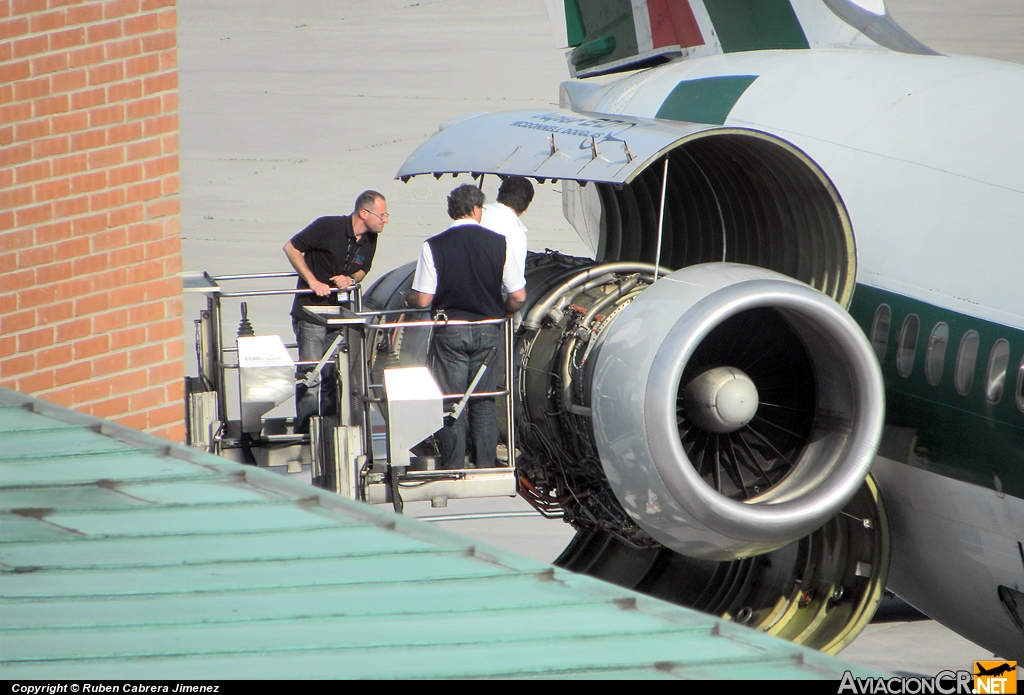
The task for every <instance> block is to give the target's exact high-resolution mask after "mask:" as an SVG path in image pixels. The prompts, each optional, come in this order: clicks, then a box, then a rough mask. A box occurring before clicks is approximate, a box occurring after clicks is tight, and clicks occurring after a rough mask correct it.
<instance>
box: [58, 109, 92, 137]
mask: <svg viewBox="0 0 1024 695" xmlns="http://www.w3.org/2000/svg"><path fill="white" fill-rule="evenodd" d="M50 123H51V126H52V128H53V132H54V133H71V132H74V131H76V130H84V129H85V128H88V127H89V114H87V113H69V114H65V115H63V116H54V117H53V118H51V119H50Z"/></svg>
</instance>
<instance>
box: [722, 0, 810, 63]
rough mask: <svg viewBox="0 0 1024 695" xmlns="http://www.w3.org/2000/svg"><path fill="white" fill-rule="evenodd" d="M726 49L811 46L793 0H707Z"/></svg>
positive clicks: (733, 50) (750, 49) (734, 50)
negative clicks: (797, 15)
mask: <svg viewBox="0 0 1024 695" xmlns="http://www.w3.org/2000/svg"><path fill="white" fill-rule="evenodd" d="M704 6H705V7H706V8H707V11H708V15H709V16H710V17H711V21H712V23H713V24H714V25H715V33H717V34H718V40H719V41H721V42H722V51H723V52H724V53H739V52H740V51H760V50H768V49H778V48H810V45H809V44H808V43H807V37H806V36H805V35H804V30H803V28H801V26H800V21H799V20H798V19H797V17H796V13H794V12H793V7H792V6H791V5H790V4H789V0H704Z"/></svg>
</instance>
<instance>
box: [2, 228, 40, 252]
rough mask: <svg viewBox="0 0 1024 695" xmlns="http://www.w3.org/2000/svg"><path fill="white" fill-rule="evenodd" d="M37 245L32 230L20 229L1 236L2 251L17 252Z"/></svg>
mask: <svg viewBox="0 0 1024 695" xmlns="http://www.w3.org/2000/svg"><path fill="white" fill-rule="evenodd" d="M34 243H35V235H34V234H32V230H31V229H19V230H17V231H14V232H5V233H4V234H0V249H3V250H4V251H15V250H17V249H25V248H28V247H30V246H32V244H34Z"/></svg>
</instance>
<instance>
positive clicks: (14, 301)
mask: <svg viewBox="0 0 1024 695" xmlns="http://www.w3.org/2000/svg"><path fill="white" fill-rule="evenodd" d="M17 310H18V295H17V294H14V293H10V294H0V314H13V313H14V312H16V311H17ZM6 339H7V338H6V337H0V340H6Z"/></svg>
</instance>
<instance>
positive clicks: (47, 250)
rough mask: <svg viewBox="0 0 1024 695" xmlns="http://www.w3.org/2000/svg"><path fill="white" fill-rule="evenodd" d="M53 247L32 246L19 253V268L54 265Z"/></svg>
mask: <svg viewBox="0 0 1024 695" xmlns="http://www.w3.org/2000/svg"><path fill="white" fill-rule="evenodd" d="M53 260H54V253H53V246H52V245H46V246H32V247H30V248H27V249H25V250H23V251H19V252H18V267H19V268H35V267H36V266H39V265H43V264H44V263H53Z"/></svg>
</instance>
